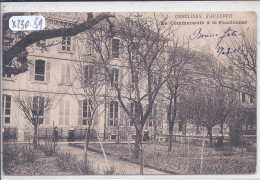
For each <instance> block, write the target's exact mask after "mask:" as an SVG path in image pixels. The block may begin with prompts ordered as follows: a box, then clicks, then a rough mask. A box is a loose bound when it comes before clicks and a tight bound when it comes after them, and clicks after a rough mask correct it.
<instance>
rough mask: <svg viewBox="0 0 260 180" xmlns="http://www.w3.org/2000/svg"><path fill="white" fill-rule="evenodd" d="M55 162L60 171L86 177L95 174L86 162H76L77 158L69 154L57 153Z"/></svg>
mask: <svg viewBox="0 0 260 180" xmlns="http://www.w3.org/2000/svg"><path fill="white" fill-rule="evenodd" d="M56 162H57V164H58V166H59V167H60V168H61V169H62V170H64V171H69V172H71V173H72V174H77V175H88V174H95V172H96V171H95V170H94V169H93V167H92V165H91V164H90V163H89V162H88V161H87V160H86V161H83V160H80V161H78V159H77V156H76V155H71V154H70V153H58V154H57V157H56Z"/></svg>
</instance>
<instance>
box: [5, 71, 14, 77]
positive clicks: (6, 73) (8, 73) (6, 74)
mask: <svg viewBox="0 0 260 180" xmlns="http://www.w3.org/2000/svg"><path fill="white" fill-rule="evenodd" d="M11 77H12V74H11V73H10V72H5V73H4V71H3V78H11Z"/></svg>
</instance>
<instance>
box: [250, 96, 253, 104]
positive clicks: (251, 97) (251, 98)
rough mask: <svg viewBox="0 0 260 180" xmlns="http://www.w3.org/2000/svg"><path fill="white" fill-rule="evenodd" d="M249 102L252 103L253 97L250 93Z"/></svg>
mask: <svg viewBox="0 0 260 180" xmlns="http://www.w3.org/2000/svg"><path fill="white" fill-rule="evenodd" d="M250 103H254V98H253V96H252V95H250Z"/></svg>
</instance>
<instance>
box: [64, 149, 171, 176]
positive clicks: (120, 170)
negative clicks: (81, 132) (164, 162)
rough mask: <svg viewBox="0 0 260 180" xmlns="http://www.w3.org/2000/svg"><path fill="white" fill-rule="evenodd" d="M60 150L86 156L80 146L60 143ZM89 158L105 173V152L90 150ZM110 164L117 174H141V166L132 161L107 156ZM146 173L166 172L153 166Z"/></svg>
mask: <svg viewBox="0 0 260 180" xmlns="http://www.w3.org/2000/svg"><path fill="white" fill-rule="evenodd" d="M59 148H60V149H59V151H60V152H63V153H67V152H70V153H71V154H73V155H76V156H77V157H78V160H82V159H83V156H84V151H83V150H82V149H80V148H75V147H71V146H68V145H65V144H63V145H59ZM87 155H88V160H89V161H90V162H91V164H93V166H94V168H95V169H99V173H100V174H103V172H102V171H103V169H105V167H106V163H105V159H104V156H103V154H99V153H95V152H92V151H88V154H87ZM107 159H108V164H109V166H114V167H115V169H116V172H115V174H124V175H134V174H140V166H139V165H137V164H134V163H131V162H127V161H124V160H120V159H117V158H115V157H113V156H109V155H108V156H107ZM144 174H158V175H161V174H166V173H164V172H161V171H157V170H154V169H151V168H147V167H145V168H144Z"/></svg>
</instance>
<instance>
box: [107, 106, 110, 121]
mask: <svg viewBox="0 0 260 180" xmlns="http://www.w3.org/2000/svg"><path fill="white" fill-rule="evenodd" d="M109 119H110V102H109V101H107V126H110V125H109Z"/></svg>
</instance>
